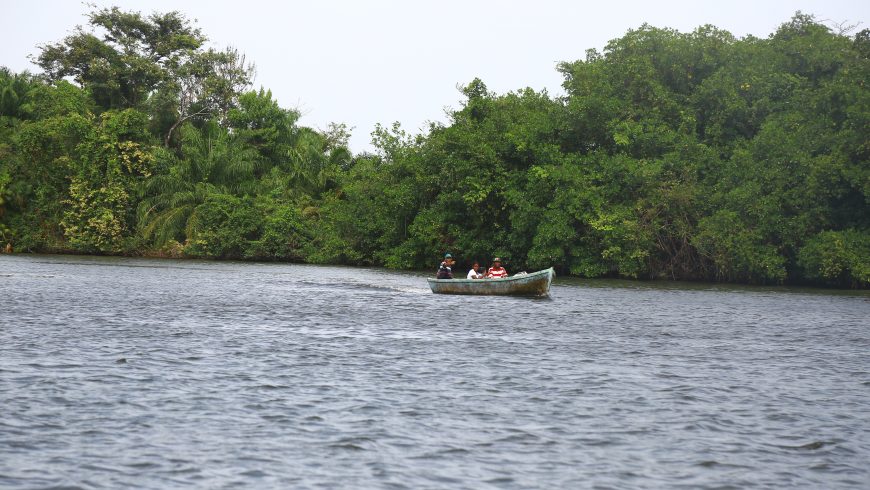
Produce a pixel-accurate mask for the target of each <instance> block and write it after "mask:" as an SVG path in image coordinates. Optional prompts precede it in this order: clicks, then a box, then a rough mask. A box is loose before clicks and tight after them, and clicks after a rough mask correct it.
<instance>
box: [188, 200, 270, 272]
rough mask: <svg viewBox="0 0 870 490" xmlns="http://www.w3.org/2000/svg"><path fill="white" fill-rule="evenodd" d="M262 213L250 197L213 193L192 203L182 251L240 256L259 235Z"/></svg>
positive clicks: (196, 254) (206, 255) (220, 256)
mask: <svg viewBox="0 0 870 490" xmlns="http://www.w3.org/2000/svg"><path fill="white" fill-rule="evenodd" d="M262 225H263V223H262V215H261V214H260V213H259V212H258V211H257V210H256V209H255V208H254V206H253V204H252V203H251V202H250V200H247V199H240V198H238V197H234V196H230V195H226V194H213V195H210V196H208V198H206V200H205V201H204V202H203V203H202V204H199V205H198V206H196V207H195V208H194V209H193V212H192V213H191V216H190V218H189V219H188V221H187V229H186V233H187V236H188V242H187V245H186V246H185V247H184V253H185V255H187V256H189V257H200V258H209V259H240V258H243V257H245V255H246V251H247V250H248V249H249V248H250V247H251V246H252V244H253V242H254V241H255V240H256V239H257V237H258V236H259V235H260V229H261V228H262Z"/></svg>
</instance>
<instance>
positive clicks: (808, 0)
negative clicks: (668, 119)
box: [0, 0, 870, 151]
mask: <svg viewBox="0 0 870 490" xmlns="http://www.w3.org/2000/svg"><path fill="white" fill-rule="evenodd" d="M0 1H2V4H3V5H2V10H0V11H2V12H3V13H4V18H3V19H2V20H0V65H5V66H7V67H9V68H11V69H13V70H15V71H21V70H25V69H29V70H31V71H37V70H38V68H37V67H36V66H35V65H33V64H31V63H30V61H29V60H28V58H27V57H28V55H32V54H36V53H38V49H37V45H39V44H42V43H47V42H54V41H58V40H61V39H62V38H63V37H64V36H66V35H67V34H68V33H69V32H70V31H71V30H72V29H73V28H74V27H75V26H76V25H81V24H85V23H86V19H85V17H84V14H85V13H86V12H87V11H88V7H86V6H85V5H84V4H83V3H79V2H76V1H59V0H52V1H41V0H40V1H35V0H33V1H29V2H22V1H20V0H19V1H10V0H0ZM93 1H94V3H96V4H97V5H99V6H109V5H119V6H121V7H122V8H124V9H129V10H139V11H142V12H144V13H151V12H153V11H155V10H157V11H169V10H179V11H181V12H183V13H184V14H185V15H187V17H188V18H190V19H195V20H196V21H197V23H198V25H199V26H200V27H201V28H202V30H203V32H204V33H205V34H206V35H207V36H208V37H209V39H210V40H211V43H212V45H214V46H215V47H224V46H228V45H230V46H234V47H236V48H238V49H239V50H240V51H242V52H244V53H245V54H246V55H247V57H248V60H250V61H253V62H254V63H255V64H256V67H257V79H256V81H255V86H257V87H259V86H263V87H265V88H268V89H271V90H272V93H273V94H274V95H275V97H276V98H277V99H278V100H279V102H280V103H281V105H282V106H284V107H295V108H297V109H299V110H300V111H301V112H302V113H303V114H304V116H303V118H302V121H301V123H302V124H305V125H308V126H313V127H317V128H325V127H326V125H327V124H328V123H329V122H344V123H347V124H348V125H349V126H352V127H354V128H355V129H354V130H353V137H352V139H351V148H352V149H353V150H354V151H361V150H366V149H369V148H370V140H371V137H370V133H371V131H372V129H373V128H374V125H375V123H382V124H390V123H392V122H393V121H399V122H401V123H402V126H403V127H404V128H405V129H406V130H409V131H412V132H418V131H420V130H421V129H422V128H425V126H426V123H427V121H445V120H446V117H445V116H444V108H445V107H457V106H458V105H459V101H460V99H461V97H460V94H459V92H458V91H457V89H456V87H457V84H466V83H468V82H469V81H471V80H472V79H473V78H474V77H480V78H481V79H482V80H483V81H484V82H485V83H486V84H487V86H488V87H489V89H490V90H493V91H496V92H498V93H503V92H506V91H509V90H516V89H519V88H522V87H532V88H534V89H536V90H540V89H544V88H546V89H547V90H548V91H549V92H550V93H551V94H560V93H561V87H560V84H561V81H562V80H561V77H560V76H559V74H558V73H557V72H556V71H555V66H556V64H557V63H558V62H560V61H570V60H575V59H581V58H583V57H584V53H585V51H586V49H588V48H597V49H599V50H600V49H601V48H602V47H603V46H604V45H605V44H606V43H607V41H609V40H611V39H614V38H617V37H620V36H622V35H623V34H624V33H625V32H626V31H627V30H628V29H631V28H636V27H638V26H640V25H641V24H643V23H644V22H647V23H649V24H652V25H654V26H657V27H671V28H675V29H677V30H679V31H683V32H685V31H691V30H693V29H694V28H695V27H697V26H699V25H703V24H713V25H716V26H717V27H720V28H723V29H726V30H728V31H730V32H731V33H732V34H734V35H736V36H738V37H742V36H745V35H747V34H752V35H755V36H758V37H767V36H768V35H769V34H770V33H771V32H772V31H774V30H775V29H776V28H777V26H779V25H780V24H782V23H783V22H786V21H787V20H788V19H789V18H790V17H791V16H792V14H794V12H795V11H796V10H801V11H803V12H804V13H809V14H813V15H815V16H816V17H817V19H819V20H828V21H830V22H832V23H837V24H839V23H841V22H844V21H848V22H850V23H858V22H861V23H862V24H861V27H859V29H861V28H866V27H870V25H868V24H870V1H860V0H824V1H818V0H795V1H777V2H768V1H762V0H754V1H745V0H732V1H727V2H726V1H721V0H720V1H716V2H705V1H699V0H696V1H667V0H659V1H655V2H652V1H615V0H614V1H596V2H580V1H573V2H572V1H555V0H537V1H531V0H530V1H524V2H520V1H513V0H501V1H486V2H483V1H480V2H475V1H472V0H464V1H457V0H440V1H437V2H435V1H429V2H424V1H412V0H404V1H401V0H395V1H388V0H378V1H373V0H372V1H349V0H348V1H338V0H317V1H311V0H308V1H305V2H297V1H284V2H278V1H273V2H267V1H259V0H247V1H232V2H229V1H221V0H196V1H179V0H175V1H167V0H150V1H142V0H115V1H103V0H93Z"/></svg>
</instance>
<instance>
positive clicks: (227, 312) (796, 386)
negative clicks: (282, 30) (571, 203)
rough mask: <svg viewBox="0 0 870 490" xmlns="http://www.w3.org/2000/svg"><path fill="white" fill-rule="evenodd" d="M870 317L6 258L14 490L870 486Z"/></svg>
mask: <svg viewBox="0 0 870 490" xmlns="http://www.w3.org/2000/svg"><path fill="white" fill-rule="evenodd" d="M868 318H870V296H868V294H866V293H837V292H835V291H814V290H797V289H775V288H741V287H734V286H721V285H690V284H674V283H631V282H616V281H579V280H569V279H562V278H557V279H556V281H555V283H554V285H553V288H552V298H551V299H549V300H546V299H544V300H542V299H522V298H497V297H454V296H436V295H433V294H431V292H430V291H429V290H428V287H427V286H426V283H425V277H424V276H422V275H420V274H418V273H397V272H390V271H384V270H374V269H358V268H344V267H318V266H307V265H289V264H250V263H235V262H200V261H169V260H149V259H124V258H96V257H64V256H23V255H16V256H0V488H6V489H17V488H51V487H53V488H171V487H178V486H194V487H199V488H227V487H237V486H244V487H255V488H291V487H293V488H297V487H298V488H334V487H344V488H369V487H375V488H413V489H417V488H445V487H449V488H475V489H478V488H660V487H665V488H676V487H686V488H749V487H764V488H771V487H783V488H785V487H789V488H791V487H805V488H847V487H855V488H868V487H870V326H868V322H870V321H868Z"/></svg>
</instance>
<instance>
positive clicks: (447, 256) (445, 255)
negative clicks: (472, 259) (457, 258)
mask: <svg viewBox="0 0 870 490" xmlns="http://www.w3.org/2000/svg"><path fill="white" fill-rule="evenodd" d="M444 258H445V259H452V258H453V256H452V255H450V254H449V253H446V254H444Z"/></svg>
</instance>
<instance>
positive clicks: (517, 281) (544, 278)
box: [428, 267, 556, 296]
mask: <svg viewBox="0 0 870 490" xmlns="http://www.w3.org/2000/svg"><path fill="white" fill-rule="evenodd" d="M555 275H556V271H554V270H553V268H552V267H550V268H549V269H546V270H542V271H538V272H532V273H529V274H525V273H522V272H521V273H519V274H516V275H513V276H509V277H505V278H503V279H428V281H429V287H430V288H432V292H433V293H435V294H482V295H499V296H547V295H549V294H550V283H551V282H553V277H555Z"/></svg>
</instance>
